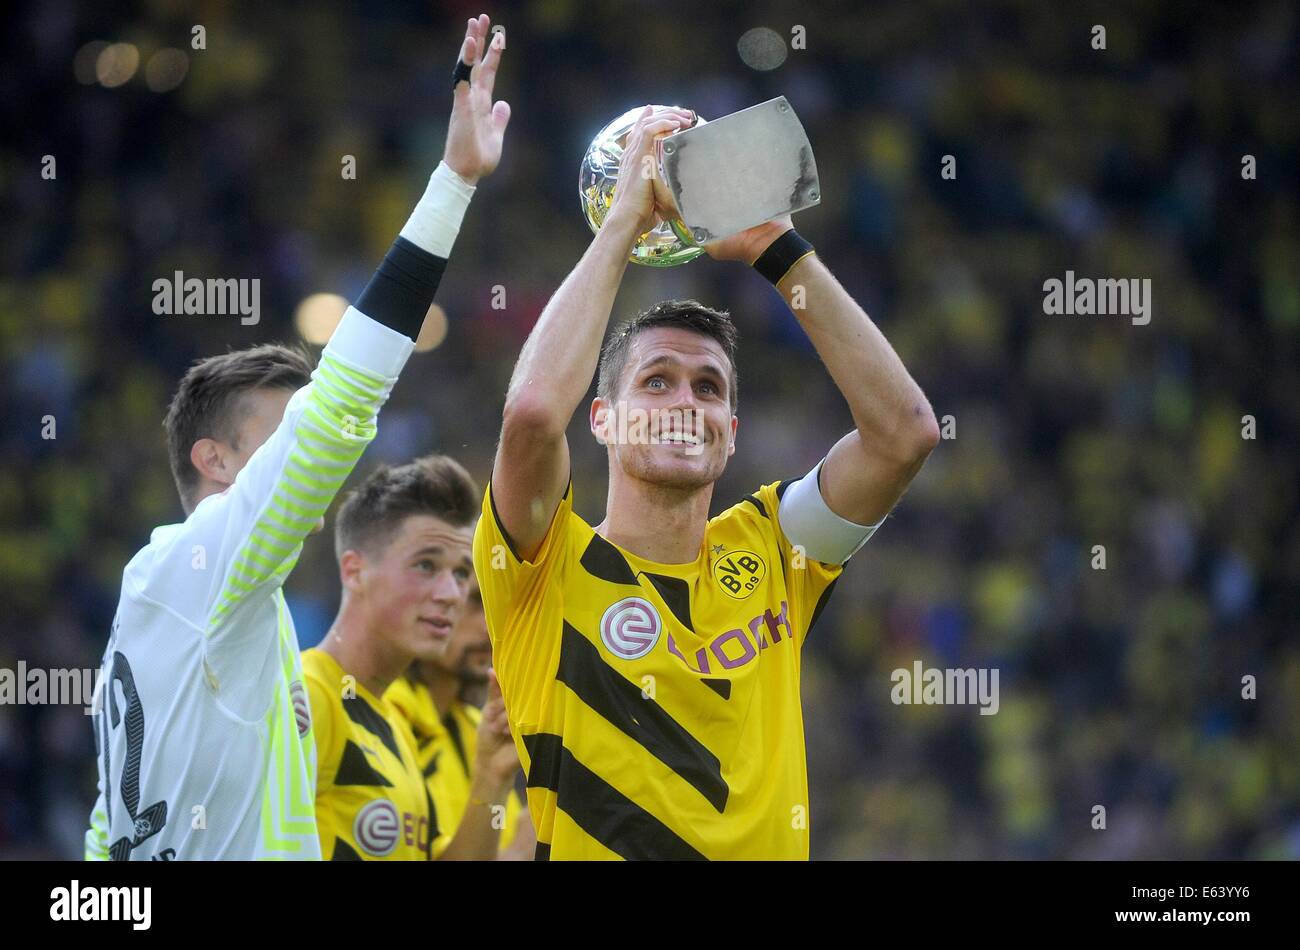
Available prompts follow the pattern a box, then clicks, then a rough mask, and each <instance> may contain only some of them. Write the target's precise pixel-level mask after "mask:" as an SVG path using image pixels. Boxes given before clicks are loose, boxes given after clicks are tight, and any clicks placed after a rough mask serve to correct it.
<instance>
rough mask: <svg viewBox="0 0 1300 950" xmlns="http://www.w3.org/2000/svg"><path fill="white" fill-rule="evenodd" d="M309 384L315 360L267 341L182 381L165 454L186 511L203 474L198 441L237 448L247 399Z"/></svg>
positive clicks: (211, 361) (217, 359)
mask: <svg viewBox="0 0 1300 950" xmlns="http://www.w3.org/2000/svg"><path fill="white" fill-rule="evenodd" d="M310 380H311V360H310V359H309V358H308V356H307V353H306V351H305V350H302V349H297V348H294V347H289V346H283V345H281V344H278V343H267V344H263V345H261V346H253V347H248V348H247V349H243V350H233V351H231V352H229V353H223V354H221V355H220V356H209V357H207V358H206V359H201V360H199V361H198V362H196V363H195V364H194V365H193V366H191V367H190V368H189V369H188V370H187V371H186V373H185V375H184V376H183V377H181V383H180V386H179V387H177V389H176V395H174V396H173V397H172V401H171V404H170V405H169V406H168V407H167V417H166V418H165V419H164V420H163V428H165V429H166V430H167V455H168V458H169V460H170V461H171V467H172V477H173V478H174V479H175V480H176V490H177V491H178V492H180V496H181V504H182V505H184V506H185V510H186V511H191V510H193V508H194V505H195V498H194V492H195V490H196V489H197V488H198V487H199V470H198V469H197V468H195V467H194V463H193V462H191V461H190V451H191V450H192V449H193V448H194V443H195V442H197V441H199V439H219V440H221V441H222V442H229V443H230V444H231V445H233V446H235V448H238V447H239V446H238V445H237V444H236V443H237V441H238V437H239V428H240V426H241V425H242V424H243V421H244V418H245V417H246V415H247V413H248V406H247V404H246V402H245V400H244V398H243V397H244V396H245V394H247V393H250V392H252V391H254V390H257V389H288V390H294V389H300V388H302V387H303V386H306V385H307V383H308V382H310Z"/></svg>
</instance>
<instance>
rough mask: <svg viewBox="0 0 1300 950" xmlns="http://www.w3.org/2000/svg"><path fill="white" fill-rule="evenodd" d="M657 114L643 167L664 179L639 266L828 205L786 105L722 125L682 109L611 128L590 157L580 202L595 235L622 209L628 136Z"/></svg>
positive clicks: (627, 117) (627, 119)
mask: <svg viewBox="0 0 1300 950" xmlns="http://www.w3.org/2000/svg"><path fill="white" fill-rule="evenodd" d="M647 112H649V116H650V118H651V119H652V120H653V121H654V122H655V123H656V124H657V125H658V126H661V127H662V130H661V131H659V132H657V133H656V135H657V136H658V141H657V143H656V149H655V154H654V156H653V158H652V157H651V156H649V155H647V156H645V158H644V160H643V165H644V167H641V168H638V169H637V173H638V174H641V175H644V176H646V177H651V178H653V180H654V196H655V217H654V223H653V226H652V227H650V228H649V229H648V230H647V231H646V232H645V233H644V234H643V235H641V237H640V238H639V239H638V241H637V242H636V245H635V247H633V249H632V256H631V260H633V261H635V262H636V263H638V264H650V265H655V266H660V267H671V266H674V265H676V264H684V263H686V262H687V261H690V260H694V259H695V258H696V257H698V256H700V255H701V254H703V253H705V251H706V248H705V246H704V245H705V244H709V245H710V247H709V248H708V250H709V251H710V253H713V249H715V248H717V247H718V246H719V244H720V242H722V240H723V239H726V238H729V237H731V236H733V235H737V234H739V233H740V232H742V231H746V230H749V229H751V228H754V227H756V226H757V225H761V224H763V223H764V222H768V221H773V220H775V219H779V218H782V217H784V216H788V215H790V214H791V213H792V212H794V211H799V210H802V209H804V208H808V207H811V206H812V205H815V204H818V203H819V202H820V201H821V192H820V187H819V184H818V180H817V165H816V162H815V161H814V159H813V154H812V147H811V145H810V144H809V143H808V137H807V136H806V135H805V134H804V131H803V126H802V125H800V123H799V119H798V117H797V116H796V115H795V114H794V110H793V109H792V108H790V104H789V103H788V102H787V101H786V100H785V97H783V96H779V97H777V98H776V99H771V100H769V101H767V102H763V103H760V104H758V105H756V106H751V107H750V108H748V109H743V110H741V111H740V112H736V113H733V114H731V115H728V116H723V117H722V118H721V119H716V120H714V121H713V122H706V121H705V120H704V119H703V118H701V117H699V116H698V115H696V113H694V112H693V111H691V110H688V109H682V108H679V107H676V106H644V107H637V108H635V109H630V110H628V111H627V112H625V113H623V114H622V115H621V116H619V117H618V118H617V119H615V120H614V121H613V122H611V123H609V124H608V125H606V126H605V127H604V128H603V129H601V130H600V132H599V133H598V134H597V135H596V137H595V138H594V139H593V140H592V143H591V145H590V146H589V147H588V149H587V153H586V155H584V156H583V159H582V167H581V168H580V170H579V174H578V194H579V198H580V199H581V202H582V210H583V214H584V215H585V216H586V218H587V223H588V224H589V225H590V226H591V230H592V231H593V232H595V231H597V230H599V228H600V226H601V224H602V223H603V222H604V220H605V217H606V215H607V214H608V213H609V209H610V207H611V206H612V204H613V201H614V192H615V189H616V188H617V185H618V179H619V174H620V166H621V165H622V163H623V158H624V151H625V149H626V147H627V144H628V136H629V134H631V133H632V132H633V130H634V128H635V126H636V123H637V120H638V119H640V118H641V117H642V116H645V115H646V114H647ZM670 120H675V121H676V128H673V123H672V122H671V121H670ZM714 256H719V255H717V254H714ZM727 256H730V255H729V254H728V255H727Z"/></svg>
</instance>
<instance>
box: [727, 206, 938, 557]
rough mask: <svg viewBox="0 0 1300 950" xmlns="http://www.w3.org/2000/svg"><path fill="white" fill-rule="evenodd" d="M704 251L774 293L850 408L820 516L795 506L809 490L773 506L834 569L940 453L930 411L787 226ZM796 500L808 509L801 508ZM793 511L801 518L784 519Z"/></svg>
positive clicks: (878, 336) (825, 474)
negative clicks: (734, 263)
mask: <svg viewBox="0 0 1300 950" xmlns="http://www.w3.org/2000/svg"><path fill="white" fill-rule="evenodd" d="M707 250H708V252H709V254H710V255H712V256H713V257H715V258H717V259H720V260H742V261H744V262H745V263H747V264H751V265H753V266H754V267H755V268H756V269H757V270H759V272H760V273H762V274H763V275H764V276H766V277H767V278H768V279H769V280H771V281H772V282H773V283H774V284H775V286H776V288H777V290H778V291H779V292H780V294H781V296H782V297H784V298H785V301H786V303H787V304H789V305H790V308H791V311H792V312H793V313H794V316H795V319H797V320H798V321H799V325H800V326H802V327H803V329H804V332H806V333H807V334H808V338H809V339H810V340H811V341H812V344H813V346H814V347H815V348H816V350H817V354H818V355H819V356H820V357H821V358H822V362H824V363H825V364H826V368H827V370H828V371H829V372H830V374H831V378H832V379H833V380H834V381H835V385H836V386H837V387H838V388H839V390H840V392H841V393H842V394H843V395H844V398H845V400H846V401H847V402H848V404H849V411H850V412H851V413H852V415H853V422H854V425H855V428H854V430H853V431H852V432H850V433H849V434H848V435H846V436H844V437H843V438H842V439H840V440H839V441H838V442H837V443H836V444H835V445H834V447H833V448H831V450H830V453H829V454H828V455H827V456H826V459H825V461H824V462H823V463H822V464H821V465H820V468H819V469H814V472H815V473H818V474H819V475H820V493H819V494H820V500H822V501H824V505H823V506H821V510H816V509H817V508H818V501H819V499H818V498H817V497H816V496H814V495H812V494H809V495H807V496H803V490H807V491H809V492H811V489H812V487H816V486H815V485H813V484H810V485H807V486H803V485H800V486H796V488H799V489H801V490H800V491H798V492H796V491H795V489H794V488H792V489H791V490H790V491H789V492H787V493H786V495H785V498H784V499H783V501H782V506H781V508H782V521H783V526H784V527H786V529H787V534H788V535H790V537H791V541H792V542H793V543H802V544H804V546H805V547H806V549H807V553H808V554H809V556H810V557H814V558H816V559H817V560H820V561H826V562H833V563H840V562H842V561H844V560H845V559H847V558H848V556H849V555H850V554H852V553H853V552H854V550H856V549H857V547H859V546H861V542H862V541H863V540H865V536H864V535H863V531H864V530H865V529H866V528H867V527H868V526H872V525H876V524H877V523H878V522H880V521H881V520H882V519H883V518H884V517H885V516H886V515H887V514H888V513H889V511H890V509H891V508H893V507H894V504H895V503H896V502H897V501H898V499H899V498H900V497H902V494H903V491H904V490H905V489H906V488H907V485H908V483H909V482H910V481H911V480H912V479H913V478H914V477H915V476H916V474H917V472H919V471H920V470H921V466H922V465H923V464H925V460H926V458H927V457H928V456H929V454H930V452H931V451H932V450H933V449H934V447H935V445H937V444H938V441H939V426H938V423H937V422H936V421H935V417H934V410H933V409H931V407H930V403H929V400H927V399H926V397H925V393H923V392H922V391H921V387H920V386H918V385H917V384H916V381H915V380H914V379H912V377H911V375H910V374H909V373H908V372H907V368H906V367H905V366H903V362H902V360H900V359H899V358H898V354H897V353H895V352H894V348H893V347H892V346H890V345H889V341H888V340H886V339H885V337H884V335H883V334H882V333H881V332H880V330H879V329H878V328H877V327H876V325H875V324H874V323H872V322H871V319H870V318H869V317H868V316H867V315H866V313H865V312H864V311H863V310H862V308H861V307H860V306H858V304H857V302H856V301H855V300H854V299H853V298H852V297H851V296H849V293H848V291H846V290H845V289H844V287H843V286H841V284H840V282H839V281H838V280H836V279H835V277H834V275H832V274H831V272H830V270H829V269H828V268H827V267H826V265H825V264H823V263H822V261H821V260H820V259H819V258H818V257H817V255H816V253H815V252H814V251H813V249H812V246H811V245H810V244H808V243H807V242H806V241H804V240H803V239H802V238H800V237H799V235H798V234H797V233H796V232H795V231H794V228H793V225H792V224H791V221H790V219H789V217H785V218H780V219H777V220H776V221H772V222H769V223H767V224H764V225H760V226H758V227H756V228H751V229H750V230H748V231H745V232H742V233H741V234H738V235H735V236H733V237H731V238H727V239H725V240H723V241H720V242H715V243H713V244H710V245H708V246H707ZM801 497H804V498H807V499H808V500H809V501H810V502H811V503H812V504H811V505H807V506H805V505H803V504H802V503H801V502H800V501H799V499H800V498H801ZM791 503H793V504H794V505H795V507H796V508H798V509H799V510H798V511H797V512H795V513H794V516H793V517H787V515H789V514H790V512H788V510H787V509H788V508H789V507H790V505H791ZM826 509H829V512H828V511H827V510H826ZM828 514H832V515H833V517H827V515H828ZM796 517H797V518H798V519H799V525H800V527H802V528H803V530H804V531H806V532H807V533H808V535H810V536H809V537H807V538H805V539H800V538H795V537H794V536H793V532H791V530H790V529H791V527H792V525H791V524H786V522H787V521H794V520H795V518H796ZM837 521H838V522H840V523H838V524H837V523H836V522H837ZM867 536H869V535H867Z"/></svg>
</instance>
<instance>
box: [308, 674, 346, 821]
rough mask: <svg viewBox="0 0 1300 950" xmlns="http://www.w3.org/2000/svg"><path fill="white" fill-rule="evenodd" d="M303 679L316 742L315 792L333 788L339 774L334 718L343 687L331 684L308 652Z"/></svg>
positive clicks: (340, 707)
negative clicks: (335, 777)
mask: <svg viewBox="0 0 1300 950" xmlns="http://www.w3.org/2000/svg"><path fill="white" fill-rule="evenodd" d="M302 674H303V679H304V680H305V681H306V683H307V702H308V704H309V705H310V708H311V732H312V737H313V739H314V740H315V742H316V788H317V792H318V796H319V790H321V789H325V788H328V787H329V786H331V785H333V784H334V776H335V775H336V774H337V773H338V768H339V753H340V750H338V749H336V748H335V744H336V743H337V742H338V728H337V727H338V723H337V721H336V716H337V715H338V714H339V713H340V712H341V709H342V695H343V692H342V691H343V684H342V683H330V682H328V677H326V676H324V675H323V674H322V673H321V670H320V669H319V667H318V665H317V664H316V663H315V662H314V661H313V658H312V653H311V651H308V652H307V653H304V654H303V662H302Z"/></svg>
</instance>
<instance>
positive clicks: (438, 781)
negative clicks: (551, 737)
mask: <svg viewBox="0 0 1300 950" xmlns="http://www.w3.org/2000/svg"><path fill="white" fill-rule="evenodd" d="M384 699H385V700H387V701H388V703H389V704H390V705H392V706H393V707H394V708H395V709H397V710H398V712H400V713H401V714H402V715H403V716H404V717H405V718H406V721H407V723H408V724H409V725H410V727H411V733H412V734H413V735H414V737H415V754H416V758H417V761H418V763H419V766H420V770H421V771H422V772H423V773H424V777H425V781H426V783H427V785H428V788H429V795H430V797H431V798H432V799H433V807H434V809H435V811H436V812H437V814H438V824H439V829H440V830H439V834H438V836H437V837H436V838H434V839H433V857H435V858H439V857H442V853H443V851H445V850H447V845H449V844H451V839H452V838H454V837H455V836H456V829H457V828H459V827H460V820H461V817H462V816H463V815H464V814H465V809H466V807H467V806H468V805H469V791H470V779H471V777H472V776H473V774H474V759H475V757H476V756H477V755H478V724H479V721H480V720H481V719H482V718H483V713H482V711H481V710H479V708H478V707H477V706H473V705H471V704H470V703H465V702H461V701H460V700H456V701H455V702H454V703H452V705H451V708H450V709H448V710H447V712H446V713H445V714H443V715H439V714H438V709H437V707H436V705H435V704H434V702H433V695H432V694H431V693H430V692H429V688H428V687H427V686H425V685H424V683H422V682H420V681H419V680H416V679H413V678H412V677H411V676H410V675H406V676H400V677H398V678H397V680H396V682H394V683H393V685H392V686H390V687H388V690H387V692H385V693H384ZM505 804H506V810H505V814H504V816H503V818H504V823H503V825H502V827H501V839H500V845H499V848H498V850H501V851H504V850H505V849H506V848H507V847H509V846H510V843H511V842H512V841H514V838H515V832H516V831H517V830H518V827H519V814H520V812H521V811H523V803H522V802H521V801H520V799H519V796H518V795H517V794H516V793H514V792H511V793H510V797H509V798H507V799H506V803H505Z"/></svg>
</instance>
